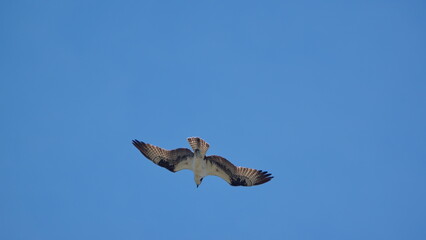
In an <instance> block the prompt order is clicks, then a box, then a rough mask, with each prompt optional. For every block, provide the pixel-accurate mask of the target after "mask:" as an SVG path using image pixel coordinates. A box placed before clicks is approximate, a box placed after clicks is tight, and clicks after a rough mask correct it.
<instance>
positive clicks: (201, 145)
mask: <svg viewBox="0 0 426 240" xmlns="http://www.w3.org/2000/svg"><path fill="white" fill-rule="evenodd" d="M188 142H189V145H191V147H192V149H193V150H194V152H197V150H198V151H200V153H201V154H202V155H206V152H207V150H208V149H209V147H210V145H209V144H208V143H207V142H206V141H204V140H203V139H201V138H199V137H190V138H188Z"/></svg>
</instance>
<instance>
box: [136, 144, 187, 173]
mask: <svg viewBox="0 0 426 240" xmlns="http://www.w3.org/2000/svg"><path fill="white" fill-rule="evenodd" d="M133 145H134V146H135V147H136V148H137V149H139V151H140V152H141V153H142V154H143V155H144V156H145V157H146V158H148V159H149V160H151V161H153V162H154V163H155V164H157V165H159V166H161V167H164V168H166V169H168V170H169V171H171V172H177V171H180V170H182V169H192V168H191V167H192V166H191V164H190V161H189V160H190V159H192V157H193V156H194V153H193V152H192V151H191V150H189V149H188V148H178V149H174V150H166V149H163V148H160V147H157V146H154V145H151V144H148V143H144V142H141V141H138V140H133Z"/></svg>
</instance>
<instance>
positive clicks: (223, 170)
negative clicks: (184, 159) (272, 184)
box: [205, 155, 273, 186]
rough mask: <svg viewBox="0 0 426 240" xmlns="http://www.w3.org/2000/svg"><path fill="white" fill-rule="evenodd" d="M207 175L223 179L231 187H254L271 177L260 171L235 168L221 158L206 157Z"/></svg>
mask: <svg viewBox="0 0 426 240" xmlns="http://www.w3.org/2000/svg"><path fill="white" fill-rule="evenodd" d="M205 159H206V161H207V164H208V166H207V168H208V169H209V171H208V175H215V176H218V177H220V178H223V179H224V180H225V181H227V182H228V183H229V184H231V185H232V186H254V185H259V184H263V183H266V182H269V181H270V180H271V179H272V178H273V176H271V174H270V173H268V172H266V171H262V170H256V169H251V168H245V167H236V166H235V165H234V164H232V163H231V162H230V161H228V160H226V159H225V158H223V157H221V156H216V155H212V156H207V157H206V158H205Z"/></svg>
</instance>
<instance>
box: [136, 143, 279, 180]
mask: <svg viewBox="0 0 426 240" xmlns="http://www.w3.org/2000/svg"><path fill="white" fill-rule="evenodd" d="M187 140H188V142H189V145H191V148H192V149H193V150H194V152H192V151H191V150H189V149H188V148H178V149H174V150H170V151H169V150H166V149H163V148H160V147H157V146H154V145H151V144H148V143H144V142H141V141H138V140H133V145H134V146H135V147H136V148H137V149H139V151H140V152H141V153H142V154H143V155H144V156H145V157H146V158H148V159H149V160H151V161H153V162H154V163H155V164H157V165H159V166H161V167H164V168H166V169H168V170H169V171H171V172H177V171H180V170H182V169H189V170H192V171H193V172H194V181H195V184H197V187H198V186H199V185H200V184H201V182H202V181H203V178H204V177H205V176H209V175H213V176H218V177H220V178H222V179H223V180H225V181H227V182H228V183H229V184H231V185H232V186H254V185H259V184H263V183H266V182H268V181H270V180H271V179H272V178H273V176H271V174H270V173H268V172H266V171H262V170H256V169H251V168H245V167H237V166H235V165H234V164H232V163H231V162H229V161H228V160H226V159H225V158H223V157H220V156H216V155H211V156H206V152H207V150H208V149H209V146H210V145H209V144H208V143H207V142H206V141H204V140H203V139H201V138H198V137H190V138H188V139H187Z"/></svg>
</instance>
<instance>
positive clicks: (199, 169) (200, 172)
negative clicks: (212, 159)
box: [192, 157, 207, 177]
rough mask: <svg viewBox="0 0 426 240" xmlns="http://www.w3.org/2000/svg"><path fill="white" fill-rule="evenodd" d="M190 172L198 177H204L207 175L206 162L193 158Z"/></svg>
mask: <svg viewBox="0 0 426 240" xmlns="http://www.w3.org/2000/svg"><path fill="white" fill-rule="evenodd" d="M192 170H193V171H194V174H195V175H197V176H200V177H204V176H206V175H207V171H206V161H204V159H202V158H197V157H194V160H193V161H192Z"/></svg>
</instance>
